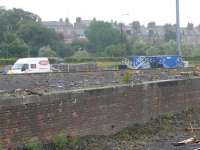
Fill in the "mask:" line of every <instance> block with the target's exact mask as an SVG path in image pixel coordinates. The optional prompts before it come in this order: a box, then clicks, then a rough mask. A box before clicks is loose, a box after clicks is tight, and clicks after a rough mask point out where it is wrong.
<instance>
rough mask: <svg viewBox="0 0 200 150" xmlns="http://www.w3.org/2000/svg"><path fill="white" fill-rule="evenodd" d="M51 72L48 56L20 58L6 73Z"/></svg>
mask: <svg viewBox="0 0 200 150" xmlns="http://www.w3.org/2000/svg"><path fill="white" fill-rule="evenodd" d="M47 72H51V67H50V63H49V60H48V58H46V57H40V58H20V59H18V60H17V61H16V62H15V64H14V65H13V66H12V68H11V70H9V71H8V74H26V73H47Z"/></svg>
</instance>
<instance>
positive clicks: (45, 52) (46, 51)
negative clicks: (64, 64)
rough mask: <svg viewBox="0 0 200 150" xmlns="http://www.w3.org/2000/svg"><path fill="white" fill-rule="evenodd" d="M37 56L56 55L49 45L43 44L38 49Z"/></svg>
mask: <svg viewBox="0 0 200 150" xmlns="http://www.w3.org/2000/svg"><path fill="white" fill-rule="evenodd" d="M38 56H40V57H56V52H55V51H53V50H52V49H51V47H50V46H49V45H48V46H45V47H41V48H40V49H39V53H38Z"/></svg>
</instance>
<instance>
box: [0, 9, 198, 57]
mask: <svg viewBox="0 0 200 150" xmlns="http://www.w3.org/2000/svg"><path fill="white" fill-rule="evenodd" d="M117 26H118V27H119V28H118V27H117ZM117 26H113V23H109V22H104V21H96V20H93V21H92V22H91V24H90V26H89V27H88V28H87V30H86V31H85V35H86V37H87V40H77V41H73V42H72V43H71V44H66V43H64V40H63V36H61V35H60V34H58V33H56V32H55V31H54V30H53V29H49V28H46V27H45V26H43V25H42V23H41V18H40V17H39V16H38V15H36V14H33V13H30V12H27V11H24V10H22V9H16V8H14V9H9V10H6V9H4V8H0V57H16V58H17V57H37V56H47V57H56V56H57V57H72V58H84V57H85V58H88V57H122V56H131V55H165V54H176V42H175V38H176V34H175V31H174V30H172V29H173V27H172V25H165V36H164V40H158V39H157V35H156V34H155V33H154V32H153V30H152V31H151V30H149V33H148V36H149V39H150V40H145V39H143V38H141V37H139V36H137V33H138V30H139V27H140V24H139V22H134V23H133V24H132V28H133V29H134V32H135V35H136V36H132V37H131V38H130V37H129V36H128V35H127V33H126V32H124V31H123V30H122V28H120V27H122V26H123V24H117ZM148 26H149V27H151V26H154V23H149V25H148ZM182 49H183V54H184V56H199V55H200V50H199V46H196V47H188V46H186V45H184V43H183V44H182Z"/></svg>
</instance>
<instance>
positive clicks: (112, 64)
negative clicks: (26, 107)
mask: <svg viewBox="0 0 200 150" xmlns="http://www.w3.org/2000/svg"><path fill="white" fill-rule="evenodd" d="M96 63H97V66H98V67H100V68H102V69H104V68H109V67H116V66H118V65H119V64H120V62H114V61H104V62H102V61H97V62H96Z"/></svg>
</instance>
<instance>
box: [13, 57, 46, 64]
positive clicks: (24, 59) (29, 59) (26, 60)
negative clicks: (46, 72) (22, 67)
mask: <svg viewBox="0 0 200 150" xmlns="http://www.w3.org/2000/svg"><path fill="white" fill-rule="evenodd" d="M40 60H48V58H47V57H35V58H34V57H33V58H19V59H18V60H17V61H16V62H17V63H21V62H22V63H25V62H30V61H40Z"/></svg>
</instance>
